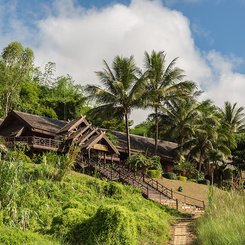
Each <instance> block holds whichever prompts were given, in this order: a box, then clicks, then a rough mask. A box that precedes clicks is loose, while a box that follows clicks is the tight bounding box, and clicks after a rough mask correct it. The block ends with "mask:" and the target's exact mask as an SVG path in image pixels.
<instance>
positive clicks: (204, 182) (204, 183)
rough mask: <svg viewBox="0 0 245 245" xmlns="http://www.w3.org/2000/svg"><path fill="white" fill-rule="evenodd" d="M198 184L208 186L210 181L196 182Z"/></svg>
mask: <svg viewBox="0 0 245 245" xmlns="http://www.w3.org/2000/svg"><path fill="white" fill-rule="evenodd" d="M197 183H198V184H203V185H210V181H209V180H208V179H203V180H198V181H197Z"/></svg>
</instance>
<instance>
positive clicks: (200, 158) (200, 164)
mask: <svg viewBox="0 0 245 245" xmlns="http://www.w3.org/2000/svg"><path fill="white" fill-rule="evenodd" d="M201 170H202V153H200V157H199V166H198V172H201Z"/></svg>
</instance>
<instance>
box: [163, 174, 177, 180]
mask: <svg viewBox="0 0 245 245" xmlns="http://www.w3.org/2000/svg"><path fill="white" fill-rule="evenodd" d="M162 176H163V177H164V178H166V179H173V180H176V179H177V176H176V174H175V173H172V172H168V173H164V174H163V175H162Z"/></svg>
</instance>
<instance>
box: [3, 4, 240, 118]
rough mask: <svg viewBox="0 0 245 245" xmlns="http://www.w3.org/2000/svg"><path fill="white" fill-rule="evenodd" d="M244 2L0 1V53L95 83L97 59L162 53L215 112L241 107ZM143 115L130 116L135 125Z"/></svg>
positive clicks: (99, 67) (139, 62) (134, 114)
mask: <svg viewBox="0 0 245 245" xmlns="http://www.w3.org/2000/svg"><path fill="white" fill-rule="evenodd" d="M244 12H245V0H232V1H231V0H162V1H161V0H152V1H150V0H131V1H130V0H121V1H116V0H101V1H99V0H84V1H82V0H56V1H55V0H54V1H51V0H9V1H7V0H0V37H1V38H0V48H1V49H2V48H3V47H5V46H6V45H7V44H8V43H9V42H11V41H15V40H17V41H20V42H22V43H23V45H25V46H28V47H31V48H32V49H33V50H34V53H35V62H36V64H37V65H38V66H40V67H41V68H42V69H43V67H44V65H45V64H46V63H47V62H48V61H52V62H55V63H56V67H57V75H61V74H63V75H66V74H70V75H71V76H72V77H73V78H74V79H75V80H76V82H77V83H80V84H83V85H85V84H87V83H98V79H97V78H96V76H95V74H94V71H98V70H101V68H102V67H103V64H102V60H103V59H105V60H107V61H108V63H111V61H112V60H113V58H114V57H115V56H116V55H123V56H129V55H131V54H133V55H134V57H135V59H136V62H137V64H138V65H139V66H142V63H143V62H142V60H143V54H144V51H148V52H151V51H152V50H153V49H154V50H163V51H165V52H166V53H167V59H168V62H169V61H171V60H172V59H173V58H175V57H179V59H178V63H177V65H178V66H179V67H180V68H182V69H184V70H185V73H186V76H187V78H188V79H192V80H194V81H196V82H197V84H198V85H199V87H200V88H201V89H202V90H203V91H204V94H203V97H204V98H210V99H212V100H213V101H215V103H217V104H218V105H220V106H222V104H223V102H224V101H225V100H230V101H231V102H238V103H239V105H242V106H245V96H244V93H245V62H244V61H245V30H244V29H245V28H244V23H245V15H244ZM145 116H146V113H144V112H142V111H135V112H134V113H133V115H132V117H133V119H134V121H135V122H136V123H137V122H139V121H141V120H143V119H144V118H145Z"/></svg>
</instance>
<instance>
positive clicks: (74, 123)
mask: <svg viewBox="0 0 245 245" xmlns="http://www.w3.org/2000/svg"><path fill="white" fill-rule="evenodd" d="M81 123H84V124H85V125H86V126H88V125H89V123H88V121H87V120H86V119H85V117H81V118H79V119H75V120H72V121H70V122H68V123H67V124H66V125H65V126H64V127H62V128H61V129H60V130H59V131H58V132H57V133H58V134H64V133H66V132H70V131H71V130H73V129H74V128H76V127H77V126H79V125H80V124H81Z"/></svg>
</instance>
